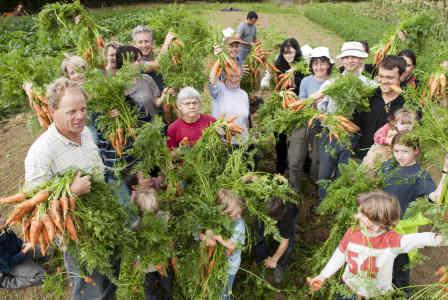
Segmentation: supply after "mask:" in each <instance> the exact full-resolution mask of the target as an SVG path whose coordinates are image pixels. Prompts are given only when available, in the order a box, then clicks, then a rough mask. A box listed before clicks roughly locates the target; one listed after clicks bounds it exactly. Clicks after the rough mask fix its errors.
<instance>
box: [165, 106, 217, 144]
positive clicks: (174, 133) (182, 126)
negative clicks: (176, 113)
mask: <svg viewBox="0 0 448 300" xmlns="http://www.w3.org/2000/svg"><path fill="white" fill-rule="evenodd" d="M215 121H216V119H215V118H214V117H212V116H210V115H202V114H201V116H200V118H199V120H197V121H196V122H194V123H186V122H185V121H184V120H182V119H180V118H179V119H177V120H176V121H174V122H173V123H171V124H170V126H168V130H167V132H166V135H167V137H168V140H167V145H168V147H169V148H170V149H173V148H176V147H178V146H179V144H180V142H181V141H182V140H183V139H184V138H187V139H188V141H189V143H190V144H194V143H196V141H197V140H199V138H200V137H201V136H202V131H203V130H204V129H205V128H207V127H208V126H210V124H211V123H213V122H215Z"/></svg>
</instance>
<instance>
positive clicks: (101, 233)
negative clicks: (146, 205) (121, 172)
mask: <svg viewBox="0 0 448 300" xmlns="http://www.w3.org/2000/svg"><path fill="white" fill-rule="evenodd" d="M75 216H76V218H77V220H78V222H77V224H78V225H79V228H78V236H79V242H78V243H74V242H70V243H69V245H68V246H69V248H68V250H69V251H70V252H71V253H72V254H73V255H75V256H76V257H77V258H78V261H79V264H80V265H81V266H82V267H83V268H84V270H85V271H86V272H87V274H90V273H92V272H93V271H94V270H97V271H99V272H101V273H102V274H105V275H107V276H109V277H110V278H114V269H113V266H112V264H113V263H114V262H116V259H117V251H120V250H121V247H122V246H123V245H126V244H128V243H129V242H130V241H132V232H131V231H130V230H129V229H127V227H126V215H125V212H124V210H123V208H122V206H121V205H120V204H119V202H118V200H117V197H116V195H115V192H114V191H113V190H112V189H111V187H110V186H109V185H107V184H106V183H104V182H101V181H97V180H94V181H93V182H92V192H90V193H88V194H86V195H84V196H83V197H82V198H81V199H80V200H79V201H78V202H77V208H76V211H75Z"/></svg>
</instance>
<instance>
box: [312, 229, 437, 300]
mask: <svg viewBox="0 0 448 300" xmlns="http://www.w3.org/2000/svg"><path fill="white" fill-rule="evenodd" d="M425 246H433V247H435V246H440V241H439V240H437V239H436V235H435V234H434V233H432V232H423V233H414V234H406V235H400V234H398V233H396V232H395V231H387V232H382V233H379V234H377V235H373V236H367V235H366V234H364V233H363V232H362V231H361V230H360V229H359V228H356V229H353V228H351V229H349V230H347V232H346V233H345V235H344V237H343V238H342V240H341V242H340V243H339V246H338V248H337V249H336V250H335V252H334V254H333V256H332V257H331V259H330V261H329V262H328V263H327V265H326V266H325V268H324V269H323V270H322V272H321V273H320V275H321V276H322V277H324V278H329V277H331V276H332V275H333V274H334V273H336V272H337V271H338V270H339V269H340V268H341V267H342V266H343V265H344V264H346V266H345V270H344V274H343V275H342V279H343V281H344V282H345V284H346V285H347V286H348V287H350V288H351V289H352V290H353V291H354V292H356V293H357V294H358V295H360V296H363V297H367V298H369V297H375V296H378V295H383V294H385V293H386V292H388V291H390V290H392V289H393V287H392V271H393V265H394V260H395V258H396V257H397V256H398V255H399V254H401V253H407V252H409V251H411V250H413V249H416V248H423V247H425Z"/></svg>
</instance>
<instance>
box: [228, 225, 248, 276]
mask: <svg viewBox="0 0 448 300" xmlns="http://www.w3.org/2000/svg"><path fill="white" fill-rule="evenodd" d="M245 240H246V225H245V224H244V221H243V219H242V218H239V219H237V220H235V222H234V223H233V225H232V237H231V238H230V241H231V242H232V243H233V244H235V246H236V247H235V250H233V253H232V255H230V256H229V258H228V259H227V261H228V264H229V265H228V269H227V274H229V275H235V274H236V273H237V272H238V269H239V268H240V264H241V248H242V246H243V245H244V243H245Z"/></svg>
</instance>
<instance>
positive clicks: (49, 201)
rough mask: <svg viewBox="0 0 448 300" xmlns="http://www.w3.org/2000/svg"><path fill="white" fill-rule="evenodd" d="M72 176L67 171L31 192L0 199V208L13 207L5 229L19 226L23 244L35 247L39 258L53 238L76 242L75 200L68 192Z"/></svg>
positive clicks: (74, 196)
mask: <svg viewBox="0 0 448 300" xmlns="http://www.w3.org/2000/svg"><path fill="white" fill-rule="evenodd" d="M74 176H75V172H73V171H69V172H67V173H66V174H65V175H63V176H61V177H58V178H57V179H55V180H53V181H51V182H49V183H46V184H45V185H43V186H42V187H40V188H39V189H37V190H35V191H32V192H29V193H25V192H20V193H18V194H15V195H12V196H9V197H5V198H1V199H0V204H2V205H14V209H13V210H12V212H11V213H10V214H9V216H8V219H7V220H6V223H5V224H6V226H12V225H14V224H18V223H20V224H21V226H22V232H23V237H24V240H25V242H28V243H30V244H31V246H32V248H33V249H35V248H36V246H38V245H39V246H40V249H41V252H42V254H43V255H45V254H46V251H47V248H48V246H49V245H50V244H51V243H52V242H53V241H54V238H55V237H56V236H60V237H61V239H62V240H63V238H64V236H65V235H68V237H69V238H70V240H73V241H77V240H78V234H77V231H76V226H75V222H74V216H73V212H74V211H75V209H76V200H77V197H76V195H74V194H73V193H72V192H71V190H70V185H71V183H72V181H73V178H74Z"/></svg>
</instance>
